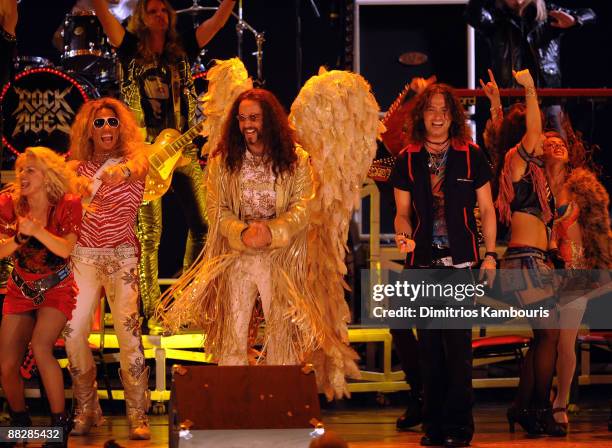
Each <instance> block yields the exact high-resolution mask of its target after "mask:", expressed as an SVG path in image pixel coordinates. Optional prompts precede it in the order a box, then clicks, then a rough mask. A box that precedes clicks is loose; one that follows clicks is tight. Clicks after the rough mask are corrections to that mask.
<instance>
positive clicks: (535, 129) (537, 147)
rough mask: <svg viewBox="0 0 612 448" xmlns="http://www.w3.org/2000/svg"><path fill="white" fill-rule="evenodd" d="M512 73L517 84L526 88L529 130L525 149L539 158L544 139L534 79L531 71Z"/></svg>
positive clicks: (526, 120) (526, 115)
mask: <svg viewBox="0 0 612 448" xmlns="http://www.w3.org/2000/svg"><path fill="white" fill-rule="evenodd" d="M512 73H513V74H514V78H515V79H516V82H517V83H518V84H520V85H521V86H523V87H524V88H525V124H526V127H527V130H526V132H525V135H524V136H523V139H522V142H523V147H524V148H525V151H527V152H528V153H529V154H532V155H536V156H538V155H540V154H542V145H541V144H540V142H541V139H542V116H541V114H540V106H539V105H538V96H537V94H536V89H535V85H534V82H533V78H532V77H531V74H530V73H529V70H521V71H520V72H514V71H513V72H512Z"/></svg>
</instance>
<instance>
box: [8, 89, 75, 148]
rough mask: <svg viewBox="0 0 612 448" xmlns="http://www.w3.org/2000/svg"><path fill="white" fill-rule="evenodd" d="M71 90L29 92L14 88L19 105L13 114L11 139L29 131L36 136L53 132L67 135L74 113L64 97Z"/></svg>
mask: <svg viewBox="0 0 612 448" xmlns="http://www.w3.org/2000/svg"><path fill="white" fill-rule="evenodd" d="M73 88H74V86H68V87H66V88H65V89H63V90H62V89H46V90H40V89H35V90H29V89H20V88H18V87H15V93H16V94H17V97H18V98H19V103H18V104H17V109H16V110H15V112H13V117H14V118H15V123H16V124H15V129H13V134H12V137H15V136H16V135H19V134H25V133H26V132H30V131H31V132H34V133H37V134H38V133H40V132H42V131H44V132H45V133H47V134H51V133H52V132H55V131H59V132H63V133H65V134H69V133H70V122H71V121H72V118H74V114H75V112H74V110H73V109H72V107H71V106H70V104H68V102H67V101H66V96H67V95H68V94H69V93H70V92H71V91H72V89H73Z"/></svg>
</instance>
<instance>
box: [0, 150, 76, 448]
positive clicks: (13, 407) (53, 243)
mask: <svg viewBox="0 0 612 448" xmlns="http://www.w3.org/2000/svg"><path fill="white" fill-rule="evenodd" d="M15 170H16V173H17V182H16V183H15V185H14V187H13V188H12V189H11V190H12V191H11V192H4V193H2V194H0V258H4V257H8V256H12V257H13V258H14V262H15V268H14V269H13V272H12V274H11V277H10V278H9V280H8V285H7V294H6V297H5V299H4V306H3V310H2V313H3V318H2V324H1V326H0V371H1V379H2V389H3V390H4V393H5V395H6V398H7V401H8V404H9V406H10V415H11V426H29V425H31V421H30V418H29V416H28V413H27V409H26V404H25V397H24V386H23V381H22V379H21V376H20V374H19V366H20V365H21V362H22V360H23V356H24V354H25V351H26V349H27V346H28V343H30V342H31V345H32V351H33V353H34V357H35V359H36V364H37V366H38V370H39V372H40V376H41V378H42V381H43V384H44V387H45V391H46V393H47V397H48V400H49V407H50V409H51V425H52V426H54V427H63V428H64V441H62V442H55V443H54V442H48V443H47V444H45V446H49V447H51V446H66V442H65V440H67V436H68V432H69V430H70V421H69V418H68V416H67V415H66V413H65V410H64V401H65V399H64V381H63V377H62V371H61V369H60V366H59V364H58V363H57V361H56V359H55V357H54V356H53V345H54V343H55V341H56V340H57V338H58V337H59V335H60V333H61V332H62V330H63V328H64V326H65V325H66V322H67V320H68V319H70V317H71V315H72V310H73V309H74V307H75V296H76V293H77V287H76V284H75V282H74V277H73V274H72V271H71V268H70V262H69V257H70V252H71V251H72V249H73V247H74V244H75V243H76V241H77V238H78V235H79V230H80V226H81V215H82V206H81V198H80V197H79V196H77V195H74V194H71V192H73V191H76V187H77V181H76V177H75V175H74V174H73V173H72V172H71V171H70V170H68V168H67V167H66V163H65V161H64V158H63V157H61V156H59V155H57V154H56V153H54V152H53V151H51V150H50V149H47V148H43V147H36V148H27V149H26V151H25V153H24V154H22V155H20V156H19V157H18V158H17V162H16V164H15ZM9 443H10V442H9Z"/></svg>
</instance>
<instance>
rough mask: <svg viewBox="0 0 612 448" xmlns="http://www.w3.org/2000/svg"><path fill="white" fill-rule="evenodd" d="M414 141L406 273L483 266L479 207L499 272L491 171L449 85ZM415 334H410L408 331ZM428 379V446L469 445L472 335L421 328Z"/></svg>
mask: <svg viewBox="0 0 612 448" xmlns="http://www.w3.org/2000/svg"><path fill="white" fill-rule="evenodd" d="M409 125H410V131H409V135H410V143H409V144H408V145H407V146H406V147H405V148H404V149H403V150H402V152H401V154H400V156H399V157H398V160H397V162H396V165H395V170H394V173H393V176H392V182H393V186H394V194H395V202H396V205H397V214H396V216H395V231H396V243H397V245H398V247H399V249H400V251H402V252H403V253H406V254H407V258H406V263H405V267H406V268H431V269H438V268H468V269H469V268H471V267H472V266H474V265H476V264H477V263H478V262H479V260H480V257H479V251H478V229H477V225H476V219H475V217H474V207H475V205H476V203H478V207H479V209H480V216H481V222H482V233H483V236H484V241H485V246H486V255H485V258H484V261H483V264H482V268H483V269H485V270H486V272H487V274H488V276H489V277H488V278H489V280H492V279H493V278H494V277H493V276H494V273H495V266H496V255H495V238H496V229H497V224H496V218H495V209H494V207H493V200H492V197H491V187H490V182H489V181H490V179H491V176H492V174H491V169H490V166H489V164H488V162H487V159H486V157H485V155H484V154H483V153H482V151H480V150H479V149H478V148H477V147H476V146H474V145H472V144H471V143H470V141H471V140H470V136H469V129H468V127H467V124H466V117H465V113H464V111H463V108H462V106H461V104H460V103H459V101H458V99H457V98H456V97H455V96H454V95H453V93H452V90H451V88H450V87H449V86H446V85H444V84H432V85H430V86H429V87H427V89H425V91H424V92H423V93H421V94H420V95H419V96H418V97H417V98H416V99H415V103H414V108H413V110H412V112H411V116H410V119H409ZM407 331H411V330H407ZM418 339H419V358H420V361H419V362H420V363H421V371H422V378H423V394H424V404H423V429H424V431H425V435H424V436H423V438H422V439H421V445H423V446H437V445H445V446H449V447H459V446H469V444H470V441H471V439H472V435H473V432H474V420H473V417H472V399H473V398H472V348H471V340H472V331H471V329H460V330H455V329H453V330H448V329H446V330H436V329H419V330H418Z"/></svg>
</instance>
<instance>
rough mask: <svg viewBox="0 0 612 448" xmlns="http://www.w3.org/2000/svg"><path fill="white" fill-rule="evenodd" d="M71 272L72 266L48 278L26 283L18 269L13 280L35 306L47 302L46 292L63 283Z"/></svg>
mask: <svg viewBox="0 0 612 448" xmlns="http://www.w3.org/2000/svg"><path fill="white" fill-rule="evenodd" d="M70 272H71V271H70V266H68V265H65V266H64V267H62V268H61V269H59V270H58V271H56V272H54V273H53V274H49V275H47V276H46V277H43V278H40V279H38V280H33V281H26V280H24V279H23V278H22V277H21V276H20V275H19V273H18V272H17V270H16V269H13V272H11V278H12V279H13V282H15V286H17V287H18V288H19V290H20V291H21V293H22V294H23V295H24V296H25V297H27V298H28V299H31V300H32V301H33V302H34V305H40V304H41V303H43V301H44V300H45V296H44V294H45V292H46V291H48V290H49V289H51V288H53V287H54V286H56V285H58V284H59V283H60V282H62V281H63V280H64V279H65V278H67V277H68V276H69V275H70Z"/></svg>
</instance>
